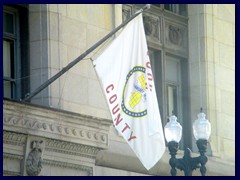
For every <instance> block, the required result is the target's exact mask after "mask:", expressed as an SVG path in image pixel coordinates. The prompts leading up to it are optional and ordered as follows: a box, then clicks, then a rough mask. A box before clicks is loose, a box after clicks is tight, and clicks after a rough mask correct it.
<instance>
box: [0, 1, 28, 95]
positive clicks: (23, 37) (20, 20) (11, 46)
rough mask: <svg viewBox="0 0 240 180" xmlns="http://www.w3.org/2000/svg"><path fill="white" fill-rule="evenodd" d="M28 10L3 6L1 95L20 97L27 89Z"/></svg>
mask: <svg viewBox="0 0 240 180" xmlns="http://www.w3.org/2000/svg"><path fill="white" fill-rule="evenodd" d="M28 68H29V62H28V10H27V8H26V7H24V6H17V5H14V6H4V11H3V96H4V97H5V98H11V99H20V98H22V97H24V94H26V93H27V92H28V91H29V82H28V81H29V79H28V78H29V77H28V75H29V70H28Z"/></svg>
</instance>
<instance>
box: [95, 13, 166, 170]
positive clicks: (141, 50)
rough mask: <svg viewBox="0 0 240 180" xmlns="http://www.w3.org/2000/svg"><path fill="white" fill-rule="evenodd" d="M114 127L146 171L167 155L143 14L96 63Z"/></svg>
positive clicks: (131, 23)
mask: <svg viewBox="0 0 240 180" xmlns="http://www.w3.org/2000/svg"><path fill="white" fill-rule="evenodd" d="M93 63H94V67H95V70H96V72H97V75H98V76H99V79H100V81H101V84H102V88H103V91H104V94H105V97H106V99H107V102H108V106H109V109H110V113H111V116H112V119H113V124H114V126H115V128H116V129H117V130H118V132H119V133H120V134H121V135H122V136H123V138H124V139H125V140H126V142H127V143H128V144H129V146H130V147H131V148H132V150H133V151H134V152H135V154H136V155H137V157H138V158H139V159H140V161H141V162H142V164H143V165H144V167H145V168H146V169H148V170H149V169H150V168H152V167H153V166H154V165H155V164H156V163H157V162H158V161H159V160H160V158H161V157H162V155H163V153H164V151H165V140H164V136H163V130H162V123H161V118H160V113H159V108H158V102H157V97H156V91H155V86H154V79H153V74H152V70H151V63H150V59H149V54H148V48H147V43H146V37H145V32H144V27H143V20H142V14H140V15H138V16H137V17H136V18H135V19H133V20H132V21H131V22H130V23H129V24H128V25H127V26H126V27H125V28H124V29H123V31H122V32H121V34H120V35H119V36H118V37H117V38H116V39H114V41H113V42H112V43H111V44H110V45H109V46H108V47H107V48H106V49H105V50H104V51H103V53H102V54H101V55H100V56H99V57H98V58H97V59H96V60H94V62H93Z"/></svg>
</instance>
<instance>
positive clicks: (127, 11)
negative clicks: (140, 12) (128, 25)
mask: <svg viewBox="0 0 240 180" xmlns="http://www.w3.org/2000/svg"><path fill="white" fill-rule="evenodd" d="M131 13H132V9H131V6H123V8H122V19H123V21H125V20H127V19H128V18H130V16H131Z"/></svg>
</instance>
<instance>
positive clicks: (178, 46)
mask: <svg viewBox="0 0 240 180" xmlns="http://www.w3.org/2000/svg"><path fill="white" fill-rule="evenodd" d="M165 32H166V33H165V42H166V49H168V50H169V51H171V52H174V53H177V54H179V55H181V56H184V57H185V56H186V57H187V53H188V51H187V47H188V45H187V44H188V41H187V39H188V38H187V25H183V24H180V23H174V22H170V21H165Z"/></svg>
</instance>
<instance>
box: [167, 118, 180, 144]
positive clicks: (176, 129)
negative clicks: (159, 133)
mask: <svg viewBox="0 0 240 180" xmlns="http://www.w3.org/2000/svg"><path fill="white" fill-rule="evenodd" d="M164 133H165V138H166V140H167V142H170V141H175V142H177V143H179V141H180V140H181V138H182V126H181V125H180V124H179V123H178V122H177V117H176V116H174V115H173V116H171V117H170V118H169V122H168V123H167V124H166V126H165V127H164Z"/></svg>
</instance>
